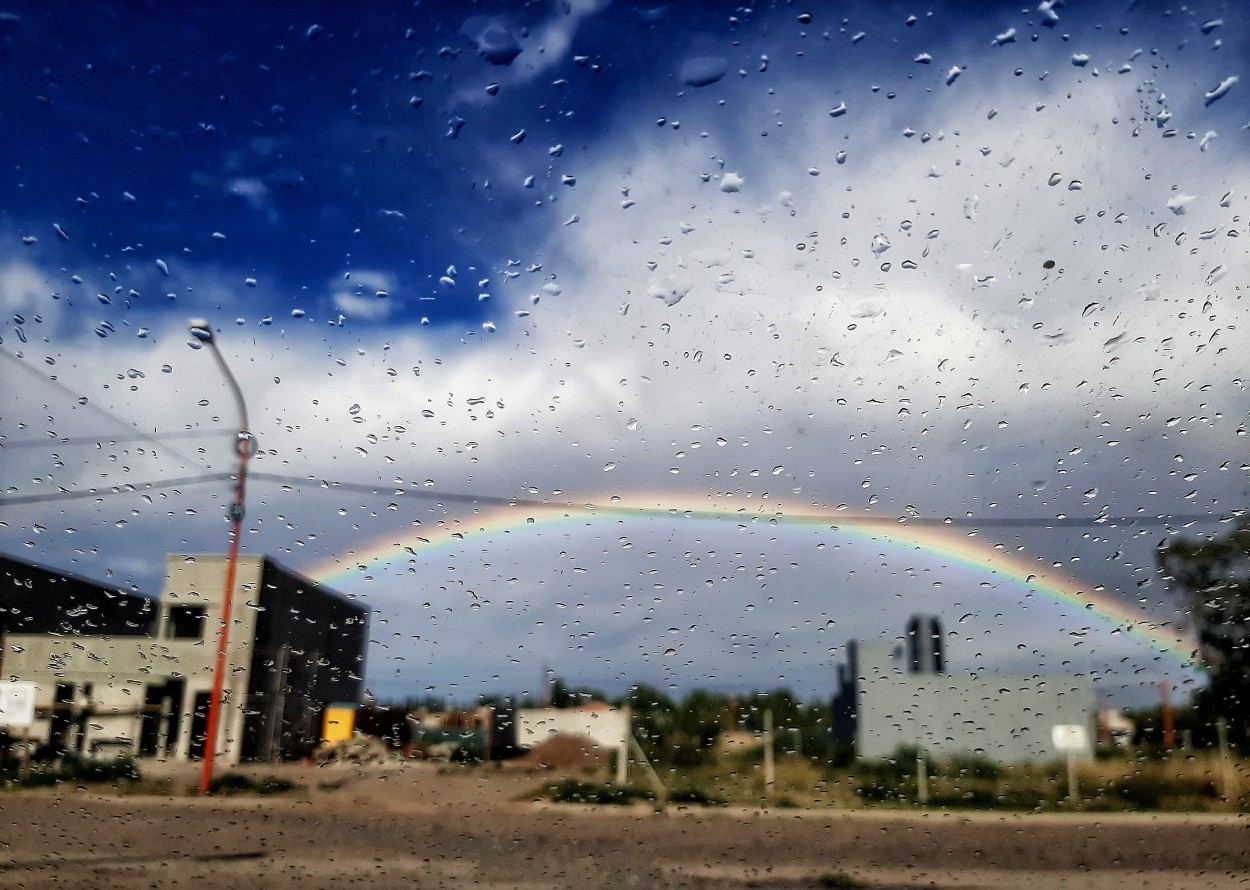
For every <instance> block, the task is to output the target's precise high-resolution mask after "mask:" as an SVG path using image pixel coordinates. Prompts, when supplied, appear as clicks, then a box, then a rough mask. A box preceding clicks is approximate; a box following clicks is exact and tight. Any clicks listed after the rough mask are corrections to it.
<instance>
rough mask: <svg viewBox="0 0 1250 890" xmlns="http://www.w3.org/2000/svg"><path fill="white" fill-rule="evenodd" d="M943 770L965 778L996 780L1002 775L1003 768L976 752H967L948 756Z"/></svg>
mask: <svg viewBox="0 0 1250 890" xmlns="http://www.w3.org/2000/svg"><path fill="white" fill-rule="evenodd" d="M945 767H946V768H945V769H944V770H943V772H945V773H948V774H950V775H955V776H959V777H960V778H966V779H982V780H984V781H987V782H997V781H998V780H999V779H1001V778H1002V777H1003V768H1002V766H1000V765H999V764H997V763H995V762H994V761H992V760H990V759H989V758H988V757H982V756H980V755H977V754H967V755H963V756H959V757H952V758H950V759H949V760H948V761H947V762H946V764H945Z"/></svg>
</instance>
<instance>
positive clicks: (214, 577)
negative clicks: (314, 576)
mask: <svg viewBox="0 0 1250 890" xmlns="http://www.w3.org/2000/svg"><path fill="white" fill-rule="evenodd" d="M3 571H4V577H3V581H4V582H5V595H4V598H3V599H0V608H3V610H4V612H3V615H4V622H5V627H4V629H5V634H4V637H3V640H0V648H2V649H3V662H2V663H0V664H2V670H3V675H4V677H5V679H11V680H24V681H30V682H34V683H35V684H36V685H37V687H38V692H37V698H36V709H37V719H36V722H35V725H34V726H33V727H32V728H31V730H30V736H31V738H32V739H35V740H37V741H40V742H43V743H44V744H46V745H47V746H48V748H49V749H51V750H53V751H73V752H78V753H82V754H88V755H89V754H95V753H101V752H107V753H111V754H129V755H138V756H149V757H161V758H172V759H190V758H198V757H200V756H201V755H202V753H203V749H204V735H205V729H206V724H207V712H208V702H209V699H210V696H211V689H212V678H213V664H214V660H215V656H216V651H217V646H216V640H217V629H218V627H219V622H220V620H221V610H222V602H223V596H224V589H225V571H226V558H225V557H224V556H169V557H167V558H166V575H165V582H164V586H163V589H162V590H161V593H160V595H159V596H158V597H156V598H154V599H148V598H145V597H141V596H139V595H137V594H134V593H133V592H125V591H117V590H113V589H111V588H108V587H105V586H103V585H98V584H94V583H93V582H90V581H86V580H85V579H81V578H71V577H69V576H66V575H63V574H61V573H57V572H55V571H53V570H50V569H47V568H44V567H40V566H30V565H29V564H25V563H21V562H19V561H16V560H12V559H7V558H6V559H5V560H4V562H3ZM367 617H368V616H367V612H366V610H365V609H364V608H362V607H361V606H359V605H356V604H355V603H352V602H350V601H349V600H347V599H345V598H344V597H342V596H340V595H339V594H337V593H335V592H334V591H332V590H329V589H328V588H325V587H322V586H320V585H318V584H316V583H315V582H313V581H311V580H309V579H307V578H303V577H301V576H299V575H297V574H295V573H294V572H291V571H289V570H287V569H285V568H283V567H282V566H280V565H278V564H277V563H276V562H274V561H273V560H271V559H268V558H265V557H240V558H239V560H238V564H237V573H236V577H235V589H234V594H233V603H232V609H231V616H230V618H231V621H230V634H229V645H228V647H227V664H226V682H225V690H224V702H225V707H224V709H223V711H222V717H221V721H220V725H219V729H218V732H219V738H218V740H217V745H216V751H217V752H218V757H219V758H220V760H221V762H223V763H236V762H238V761H239V760H270V759H278V758H292V757H299V756H303V755H305V754H307V753H309V752H310V751H311V750H312V748H313V747H314V746H315V745H316V743H317V741H318V740H319V738H320V729H321V724H320V719H319V718H320V715H321V713H322V712H323V711H324V709H325V708H326V707H327V706H328V705H330V704H331V703H334V702H353V703H354V702H357V701H359V698H360V693H361V688H362V684H363V675H364V649H365V641H366V639H367V637H366V631H367Z"/></svg>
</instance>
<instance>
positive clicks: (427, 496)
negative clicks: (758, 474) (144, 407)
mask: <svg viewBox="0 0 1250 890" xmlns="http://www.w3.org/2000/svg"><path fill="white" fill-rule="evenodd" d="M231 478H233V474H232V473H227V472H220V473H206V474H202V475H199V476H184V477H182V478H178V479H165V480H162V479H156V480H152V481H148V482H138V483H135V482H127V483H125V484H124V485H121V486H110V487H108V488H104V487H99V488H89V489H82V490H78V491H71V490H68V489H64V488H62V489H60V490H59V491H57V492H54V493H47V494H30V495H0V506H19V505H23V504H41V503H52V502H58V501H71V500H81V499H85V498H91V497H108V496H110V495H121V494H135V493H141V492H142V491H158V490H162V489H166V488H175V487H177V486H180V485H201V484H204V483H207V482H218V481H222V480H225V479H231ZM248 478H249V479H250V480H253V481H255V482H262V483H270V484H273V485H286V486H292V487H294V486H306V485H313V486H316V487H318V488H324V489H327V490H335V491H352V492H359V493H361V494H370V495H378V496H380V495H385V494H392V495H401V496H407V497H417V498H421V499H423V500H433V501H438V502H440V503H452V504H473V505H480V506H490V507H532V508H535V509H545V510H549V509H552V508H553V507H554V508H558V507H566V508H568V509H570V510H578V509H580V510H585V511H586V512H587V513H594V512H612V513H620V514H624V515H628V514H630V513H631V512H634V511H633V510H632V509H631V508H630V507H622V506H616V505H596V504H586V503H580V504H579V503H577V502H575V501H566V502H563V503H556V502H552V501H550V500H543V499H539V498H515V497H501V496H499V495H488V494H470V493H468V492H460V491H443V490H440V489H434V488H425V487H423V486H422V487H417V486H414V485H413V484H412V483H408V484H403V483H396V484H392V485H387V484H385V483H378V484H370V483H367V482H351V481H343V480H330V479H321V478H317V477H315V476H292V475H287V474H283V473H265V472H260V473H250V474H249V475H248ZM668 512H670V513H671V514H672V515H673V517H674V518H680V517H681V515H682V513H683V512H684V510H683V509H678V508H674V509H672V510H670V511H668ZM720 512H722V511H718V515H720ZM723 513H724V518H735V519H742V520H746V519H769V518H772V517H774V516H785V515H789V516H792V517H799V516H802V517H804V518H810V519H819V520H822V521H827V522H829V524H830V525H837V524H838V523H839V522H841V523H845V524H852V523H856V524H864V523H882V524H886V523H891V524H897V525H899V526H902V527H906V526H909V525H914V526H945V527H947V528H970V529H976V528H1099V527H1109V528H1120V527H1124V526H1133V527H1137V528H1163V527H1166V526H1176V525H1188V524H1191V523H1216V522H1228V521H1231V520H1233V519H1236V518H1238V517H1239V516H1241V515H1243V511H1240V510H1233V511H1230V512H1229V513H1227V514H1223V515H1219V516H1215V515H1211V514H1206V513H1159V514H1154V515H1138V516H1103V515H1098V516H886V515H882V516H876V517H874V516H872V515H863V514H850V515H846V516H831V515H828V514H824V513H819V514H816V513H813V514H806V513H802V512H801V511H797V510H796V511H793V512H791V513H788V514H787V513H742V514H737V513H730V511H723ZM648 515H653V514H648Z"/></svg>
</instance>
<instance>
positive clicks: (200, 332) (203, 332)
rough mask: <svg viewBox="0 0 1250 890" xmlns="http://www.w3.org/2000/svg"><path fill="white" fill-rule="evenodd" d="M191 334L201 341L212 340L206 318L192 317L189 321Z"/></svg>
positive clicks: (210, 329) (209, 341)
mask: <svg viewBox="0 0 1250 890" xmlns="http://www.w3.org/2000/svg"><path fill="white" fill-rule="evenodd" d="M190 328H191V336H192V337H194V338H195V339H197V340H199V341H200V342H201V343H211V342H212V340H213V329H212V328H211V327H209V326H208V319H207V318H193V319H191V322H190Z"/></svg>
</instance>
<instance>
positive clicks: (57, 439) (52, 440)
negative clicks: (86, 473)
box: [0, 429, 237, 448]
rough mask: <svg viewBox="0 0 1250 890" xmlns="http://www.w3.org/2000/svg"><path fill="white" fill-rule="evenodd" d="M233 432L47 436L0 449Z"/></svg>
mask: <svg viewBox="0 0 1250 890" xmlns="http://www.w3.org/2000/svg"><path fill="white" fill-rule="evenodd" d="M234 435H237V434H236V433H235V431H233V430H227V429H220V430H175V431H174V432H170V433H153V434H149V433H142V432H137V433H130V434H127V435H121V436H48V437H47V438H46V439H39V438H33V439H0V448H40V447H43V448H46V447H48V446H50V445H100V444H103V443H108V444H110V445H117V444H121V443H123V442H135V441H139V440H142V439H151V438H153V436H159V438H160V440H164V439H202V438H210V437H213V436H234Z"/></svg>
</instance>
